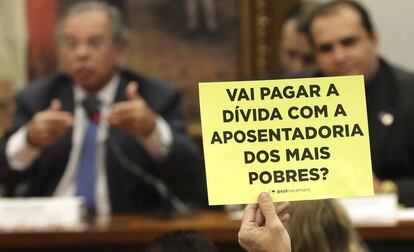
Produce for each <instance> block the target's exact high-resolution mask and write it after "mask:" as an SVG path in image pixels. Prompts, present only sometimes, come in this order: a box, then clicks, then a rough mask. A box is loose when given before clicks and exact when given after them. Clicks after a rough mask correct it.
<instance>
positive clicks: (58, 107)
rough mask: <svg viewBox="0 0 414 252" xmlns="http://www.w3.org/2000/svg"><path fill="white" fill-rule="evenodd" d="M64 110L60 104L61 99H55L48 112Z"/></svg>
mask: <svg viewBox="0 0 414 252" xmlns="http://www.w3.org/2000/svg"><path fill="white" fill-rule="evenodd" d="M61 108H62V103H61V102H60V100H59V99H53V100H52V102H51V103H50V106H49V108H48V110H50V111H59V110H61Z"/></svg>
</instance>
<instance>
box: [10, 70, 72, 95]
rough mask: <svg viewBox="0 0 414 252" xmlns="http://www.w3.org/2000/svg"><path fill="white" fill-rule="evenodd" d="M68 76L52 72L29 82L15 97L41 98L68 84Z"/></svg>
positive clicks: (69, 82) (69, 83)
mask: <svg viewBox="0 0 414 252" xmlns="http://www.w3.org/2000/svg"><path fill="white" fill-rule="evenodd" d="M70 85H71V81H70V79H69V77H68V76H67V75H65V74H63V73H53V74H50V75H48V76H46V77H44V78H41V79H37V80H34V81H32V82H30V83H29V84H28V85H27V86H26V87H25V88H24V89H22V90H21V91H19V92H18V93H17V99H19V98H22V99H29V100H31V99H36V100H37V99H42V98H45V97H46V96H48V95H50V94H51V93H53V92H55V91H56V90H58V89H61V88H62V87H64V86H70Z"/></svg>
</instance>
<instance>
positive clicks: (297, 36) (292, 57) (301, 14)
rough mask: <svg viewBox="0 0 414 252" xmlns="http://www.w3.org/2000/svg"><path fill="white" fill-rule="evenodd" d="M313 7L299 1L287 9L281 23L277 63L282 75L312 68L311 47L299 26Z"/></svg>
mask: <svg viewBox="0 0 414 252" xmlns="http://www.w3.org/2000/svg"><path fill="white" fill-rule="evenodd" d="M314 7H315V5H314V4H311V3H304V2H302V1H299V2H298V3H297V4H295V5H294V6H293V7H292V8H291V9H289V11H288V13H287V14H286V17H285V18H284V20H283V22H282V28H281V37H280V47H279V55H280V57H279V61H280V66H281V69H282V72H283V73H293V72H298V71H301V70H303V69H305V68H310V67H314V59H313V53H312V49H311V46H310V44H309V42H308V40H307V38H306V34H305V33H304V32H303V31H302V30H300V24H301V23H302V22H303V19H305V18H306V16H307V15H308V14H309V12H310V11H311V9H312V8H314Z"/></svg>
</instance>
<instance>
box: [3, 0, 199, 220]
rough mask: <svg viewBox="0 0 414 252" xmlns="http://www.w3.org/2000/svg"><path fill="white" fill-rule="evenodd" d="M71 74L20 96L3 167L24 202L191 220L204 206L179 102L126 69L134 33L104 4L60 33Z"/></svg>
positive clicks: (80, 14)
mask: <svg viewBox="0 0 414 252" xmlns="http://www.w3.org/2000/svg"><path fill="white" fill-rule="evenodd" d="M57 40H58V46H59V56H60V62H61V64H62V70H63V71H62V72H58V73H56V74H53V75H51V76H48V77H46V78H45V79H41V80H38V81H36V82H34V83H32V84H31V85H29V86H28V87H27V88H26V89H25V90H23V91H22V92H20V93H19V94H18V95H17V97H16V104H17V110H16V114H15V119H14V123H13V125H12V127H11V128H10V129H9V130H8V131H7V134H6V137H5V138H4V140H2V143H1V146H0V150H1V152H0V154H1V156H0V160H6V161H7V167H8V169H10V170H13V171H15V172H18V173H20V175H21V177H22V179H23V180H24V181H25V183H26V185H27V188H26V189H25V190H24V191H23V192H21V194H22V195H23V196H74V195H77V196H83V197H84V198H85V200H86V206H87V208H88V210H89V211H90V212H92V213H98V214H107V213H119V212H135V211H145V210H148V211H152V210H154V209H162V208H163V207H167V208H171V207H172V208H173V209H175V210H179V211H185V210H186V207H185V205H184V204H182V203H183V202H182V201H181V200H180V199H187V200H189V199H196V200H197V199H198V200H199V199H202V198H203V196H204V195H203V194H204V193H203V191H204V189H203V188H202V181H203V178H202V174H203V172H202V170H201V167H200V163H199V157H198V153H197V150H196V148H195V146H194V145H193V143H192V142H191V140H190V139H189V138H188V136H187V135H186V131H185V124H184V121H183V118H182V114H181V108H180V105H181V100H180V95H179V93H178V92H177V91H176V90H175V89H173V88H172V87H170V86H167V85H165V84H163V83H161V82H159V81H156V80H153V79H150V78H147V77H145V76H143V75H141V74H137V73H133V72H131V71H128V70H125V69H122V68H121V67H120V65H121V61H122V58H123V55H124V53H125V48H126V45H127V41H128V31H127V30H126V29H125V26H124V25H123V23H122V17H121V14H120V12H119V11H118V10H117V9H116V8H114V7H111V6H109V5H107V4H106V3H104V2H80V3H78V4H76V5H74V6H72V7H71V8H69V9H68V10H67V12H66V14H65V15H64V16H63V18H62V19H61V20H60V22H59V24H58V27H57Z"/></svg>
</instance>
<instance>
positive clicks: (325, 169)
mask: <svg viewBox="0 0 414 252" xmlns="http://www.w3.org/2000/svg"><path fill="white" fill-rule="evenodd" d="M199 94H200V110H201V126H202V132H203V133H202V134H203V147H204V157H205V165H206V175H207V189H208V198H209V204H210V205H222V204H244V203H255V202H257V196H258V195H259V193H260V192H263V191H265V192H268V193H270V194H271V195H272V198H273V199H274V200H275V201H295V200H307V199H323V198H337V197H351V196H368V195H372V194H373V180H372V172H371V156H370V146H369V134H368V133H369V132H368V123H367V112H366V103H365V91H364V79H363V76H347V77H325V78H306V79H286V80H263V81H262V80H261V81H242V82H220V83H219V82H215V83H200V84H199Z"/></svg>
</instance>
